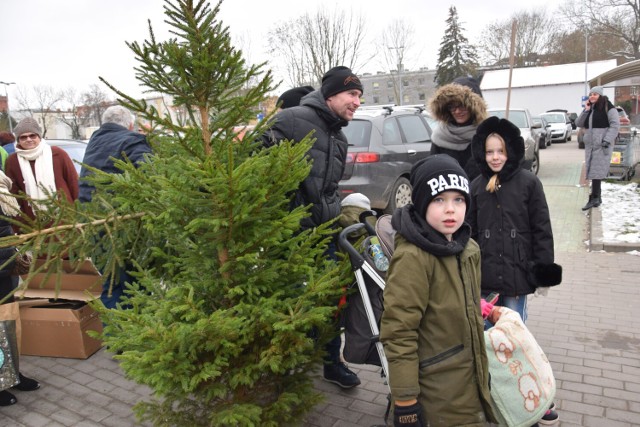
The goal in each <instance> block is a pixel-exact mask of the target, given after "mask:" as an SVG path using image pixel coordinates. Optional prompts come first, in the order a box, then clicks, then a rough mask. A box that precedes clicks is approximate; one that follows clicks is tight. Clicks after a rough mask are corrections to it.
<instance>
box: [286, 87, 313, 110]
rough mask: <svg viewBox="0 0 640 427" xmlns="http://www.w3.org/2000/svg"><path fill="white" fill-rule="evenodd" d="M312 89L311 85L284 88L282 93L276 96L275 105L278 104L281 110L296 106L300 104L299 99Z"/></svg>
mask: <svg viewBox="0 0 640 427" xmlns="http://www.w3.org/2000/svg"><path fill="white" fill-rule="evenodd" d="M314 90H315V89H314V88H313V87H312V86H300V87H294V88H293V89H289V90H286V91H284V92H282V95H280V97H279V98H278V101H277V102H276V105H278V106H279V107H280V109H281V110H284V109H287V108H291V107H297V106H298V105H300V100H301V99H302V98H303V97H304V96H305V95H308V94H310V93H311V92H313V91H314Z"/></svg>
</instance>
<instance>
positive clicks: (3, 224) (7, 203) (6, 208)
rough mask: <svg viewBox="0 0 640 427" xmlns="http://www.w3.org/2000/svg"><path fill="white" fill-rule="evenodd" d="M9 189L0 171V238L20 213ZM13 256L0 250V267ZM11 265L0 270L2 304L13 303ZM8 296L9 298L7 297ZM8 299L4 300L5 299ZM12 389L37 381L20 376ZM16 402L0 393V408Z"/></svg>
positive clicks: (8, 250)
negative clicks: (10, 219)
mask: <svg viewBox="0 0 640 427" xmlns="http://www.w3.org/2000/svg"><path fill="white" fill-rule="evenodd" d="M10 188H11V179H9V178H8V177H7V176H6V175H5V174H4V172H2V170H0V237H5V236H10V235H12V234H13V230H12V228H11V224H9V222H8V221H7V220H6V219H4V218H5V217H6V216H7V215H11V216H15V215H19V213H20V206H19V205H18V202H17V201H16V199H15V197H13V196H12V195H10V194H9V189H10ZM14 254H15V249H14V248H13V247H8V248H0V265H3V264H4V263H6V262H7V260H8V259H9V258H11V257H12V256H13V255H14ZM12 269H13V263H9V264H7V265H6V266H5V267H4V268H3V269H2V270H0V301H3V300H4V301H3V304H9V303H12V302H13V301H14V299H13V295H11V293H12V292H13V290H14V289H15V288H16V286H17V284H18V280H17V279H18V278H17V277H15V276H12V275H11V270H12ZM9 295H10V296H9ZM6 297H8V298H7V299H6V300H5V298H6ZM13 388H14V389H16V390H20V391H32V390H36V389H38V388H40V384H39V383H38V381H36V380H33V379H31V378H27V377H25V376H24V375H22V374H20V383H18V385H15V386H13ZM17 401H18V400H17V399H16V397H15V396H14V395H13V394H12V393H11V392H9V391H8V390H2V391H0V406H9V405H13V404H15V403H16V402H17Z"/></svg>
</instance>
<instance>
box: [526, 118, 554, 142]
mask: <svg viewBox="0 0 640 427" xmlns="http://www.w3.org/2000/svg"><path fill="white" fill-rule="evenodd" d="M531 121H532V122H533V124H534V125H535V124H538V123H539V124H540V127H539V128H534V129H533V134H534V138H533V139H534V140H536V141H538V147H539V148H540V149H541V150H544V149H545V148H547V147H549V146H550V145H551V131H550V130H549V129H550V125H549V122H547V119H545V118H544V117H540V116H536V117H532V118H531Z"/></svg>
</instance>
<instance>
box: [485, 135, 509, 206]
mask: <svg viewBox="0 0 640 427" xmlns="http://www.w3.org/2000/svg"><path fill="white" fill-rule="evenodd" d="M491 137H495V138H498V139H499V140H500V142H501V143H502V150H503V151H504V154H505V155H506V156H507V157H509V153H508V152H507V144H506V143H505V142H504V138H503V137H502V136H501V135H500V134H499V133H496V132H493V133H490V134H489V135H488V136H487V139H485V141H484V147H485V152H486V149H487V140H488V139H489V138H491ZM486 161H487V159H486V156H485V162H486ZM499 188H500V178H498V174H497V173H494V174H493V176H492V177H491V178H489V182H488V183H487V186H486V187H485V190H487V191H488V192H489V193H495V192H496V191H498V189H499Z"/></svg>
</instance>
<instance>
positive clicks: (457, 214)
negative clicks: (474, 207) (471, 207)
mask: <svg viewBox="0 0 640 427" xmlns="http://www.w3.org/2000/svg"><path fill="white" fill-rule="evenodd" d="M466 212H467V203H466V202H465V200H464V196H463V195H462V193H460V192H458V191H455V190H448V191H445V192H442V193H440V194H438V195H437V196H436V197H434V198H433V200H431V203H429V206H427V214H426V219H427V223H428V224H429V225H430V226H432V227H433V228H434V230H436V231H439V232H440V233H442V234H444V237H446V238H447V240H449V241H451V239H452V236H453V233H455V232H456V231H458V229H459V228H460V227H462V224H463V223H464V216H465V214H466Z"/></svg>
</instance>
